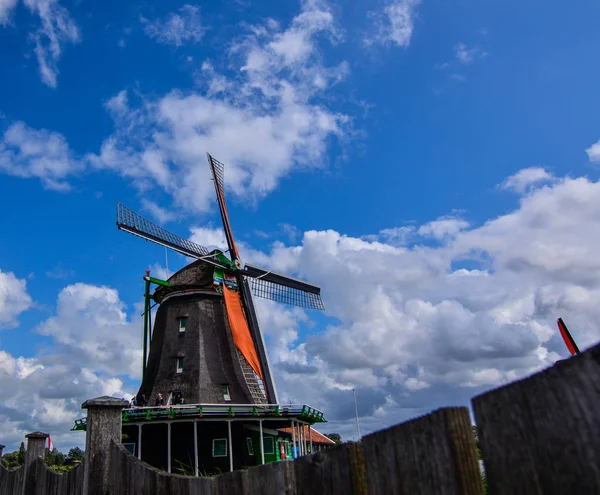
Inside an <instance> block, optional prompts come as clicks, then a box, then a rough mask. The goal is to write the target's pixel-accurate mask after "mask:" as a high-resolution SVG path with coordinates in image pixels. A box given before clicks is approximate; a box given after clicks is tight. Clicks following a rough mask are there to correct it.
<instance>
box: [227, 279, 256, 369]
mask: <svg viewBox="0 0 600 495" xmlns="http://www.w3.org/2000/svg"><path fill="white" fill-rule="evenodd" d="M223 294H224V295H225V306H226V307H227V317H228V318H229V326H230V327H231V333H232V334H233V341H234V342H235V345H236V347H237V348H238V349H239V351H240V352H241V353H242V355H243V356H244V357H245V358H246V361H248V363H249V364H250V366H252V369H253V370H254V372H255V373H256V374H257V375H258V376H259V377H260V379H261V380H264V379H263V374H262V369H261V367H260V361H259V359H258V354H257V353H256V347H254V341H253V340H252V336H251V335H250V329H249V328H248V322H247V321H246V317H245V316H244V310H243V309H242V301H241V299H240V295H239V294H238V293H237V292H234V291H232V290H229V289H228V288H227V286H226V285H225V284H223Z"/></svg>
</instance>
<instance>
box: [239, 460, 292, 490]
mask: <svg viewBox="0 0 600 495" xmlns="http://www.w3.org/2000/svg"><path fill="white" fill-rule="evenodd" d="M248 490H249V492H250V493H252V494H258V493H260V494H262V495H296V471H295V469H294V463H293V462H291V461H286V462H274V463H271V464H265V465H264V466H258V467H254V468H252V469H249V470H248Z"/></svg>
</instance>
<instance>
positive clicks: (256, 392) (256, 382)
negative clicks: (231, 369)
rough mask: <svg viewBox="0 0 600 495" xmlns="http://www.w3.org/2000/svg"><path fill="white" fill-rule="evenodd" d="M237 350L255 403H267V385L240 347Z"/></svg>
mask: <svg viewBox="0 0 600 495" xmlns="http://www.w3.org/2000/svg"><path fill="white" fill-rule="evenodd" d="M236 352H237V355H238V359H239V361H240V366H241V367H242V373H243V374H244V379H245V380H246V385H247V386H248V390H250V395H251V396H252V399H253V400H254V403H255V404H267V394H266V393H265V386H264V384H263V382H262V380H261V379H260V378H259V377H258V376H257V375H256V373H255V372H254V370H253V369H252V367H251V366H250V364H249V363H248V361H246V358H245V357H244V355H243V354H242V353H241V352H240V351H239V349H237V347H236Z"/></svg>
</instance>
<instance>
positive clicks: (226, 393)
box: [221, 383, 231, 402]
mask: <svg viewBox="0 0 600 495" xmlns="http://www.w3.org/2000/svg"><path fill="white" fill-rule="evenodd" d="M221 392H223V399H225V401H226V402H231V394H230V392H229V384H228V383H223V384H222V385H221Z"/></svg>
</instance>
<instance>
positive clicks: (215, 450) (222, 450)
mask: <svg viewBox="0 0 600 495" xmlns="http://www.w3.org/2000/svg"><path fill="white" fill-rule="evenodd" d="M212 456H213V457H227V439H226V438H213V441H212Z"/></svg>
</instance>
